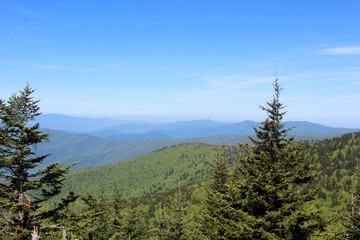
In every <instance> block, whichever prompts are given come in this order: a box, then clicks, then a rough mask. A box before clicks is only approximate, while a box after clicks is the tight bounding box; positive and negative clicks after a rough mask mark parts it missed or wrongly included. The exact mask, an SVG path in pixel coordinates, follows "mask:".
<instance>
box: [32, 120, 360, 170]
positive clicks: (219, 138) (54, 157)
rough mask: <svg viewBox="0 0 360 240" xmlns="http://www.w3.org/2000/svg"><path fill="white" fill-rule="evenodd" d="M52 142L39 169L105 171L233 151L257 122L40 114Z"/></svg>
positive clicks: (301, 133) (325, 132) (298, 132)
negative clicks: (180, 149) (176, 150)
mask: <svg viewBox="0 0 360 240" xmlns="http://www.w3.org/2000/svg"><path fill="white" fill-rule="evenodd" d="M36 121H37V122H39V123H40V126H41V127H42V129H43V131H44V132H47V133H49V135H50V141H49V142H46V143H43V144H40V145H39V146H38V147H37V154H39V155H40V154H47V153H51V155H50V157H48V158H47V159H46V160H45V161H44V162H43V164H44V165H48V164H49V163H52V162H60V163H62V164H68V163H72V162H76V161H78V162H79V164H78V165H77V167H85V166H93V165H104V164H108V163H115V162H120V161H124V160H130V159H133V158H137V157H141V156H144V155H146V154H148V153H150V152H153V151H155V150H159V149H161V148H164V147H167V146H171V145H176V144H180V143H186V142H199V143H210V144H221V145H236V144H237V143H239V142H244V141H247V136H249V135H253V133H254V130H253V127H257V126H259V125H260V123H258V122H253V121H243V122H239V123H221V122H216V121H212V120H195V121H181V122H174V123H147V122H131V121H127V122H125V121H119V120H113V119H107V118H101V119H93V118H84V117H81V118H79V117H70V116H65V115H57V114H44V115H41V116H39V117H38V119H36ZM291 126H294V127H295V128H294V129H292V130H291V132H290V133H289V134H290V135H291V136H295V137H296V138H298V139H324V138H329V137H333V136H338V135H341V134H344V133H348V132H355V131H359V129H350V128H332V127H327V126H323V125H320V124H316V123H311V122H306V121H301V122H300V121H296V122H288V123H287V125H286V127H291Z"/></svg>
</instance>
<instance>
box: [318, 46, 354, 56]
mask: <svg viewBox="0 0 360 240" xmlns="http://www.w3.org/2000/svg"><path fill="white" fill-rule="evenodd" d="M319 54H322V55H360V45H354V46H342V47H335V48H324V49H321V50H320V51H319Z"/></svg>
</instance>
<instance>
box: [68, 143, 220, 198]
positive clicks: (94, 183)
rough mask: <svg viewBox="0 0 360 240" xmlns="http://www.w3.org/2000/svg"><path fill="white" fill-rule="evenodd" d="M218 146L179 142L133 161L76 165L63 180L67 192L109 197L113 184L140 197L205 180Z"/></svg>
mask: <svg viewBox="0 0 360 240" xmlns="http://www.w3.org/2000/svg"><path fill="white" fill-rule="evenodd" d="M218 149H219V147H218V146H212V145H208V144H199V143H188V144H180V145H176V146H172V147H168V148H164V149H161V150H158V151H155V152H153V153H151V154H149V155H146V156H144V157H141V158H138V159H134V160H131V161H127V162H123V163H118V164H111V165H106V166H99V167H89V168H83V169H77V170H74V171H73V172H71V173H70V174H69V176H68V178H67V179H66V181H65V183H64V192H66V191H75V192H78V193H82V194H85V193H90V194H92V195H94V196H99V192H98V189H102V190H103V192H104V195H105V196H106V197H109V196H111V195H112V193H113V188H114V186H118V188H119V190H120V191H121V192H122V193H123V194H124V195H126V196H133V197H139V196H143V195H146V194H154V193H158V192H165V191H167V190H171V189H175V188H177V187H180V186H184V185H188V184H192V183H196V182H200V181H202V180H204V179H205V178H206V177H207V175H208V172H209V171H210V168H211V165H212V162H213V161H214V159H215V158H216V155H217V152H218Z"/></svg>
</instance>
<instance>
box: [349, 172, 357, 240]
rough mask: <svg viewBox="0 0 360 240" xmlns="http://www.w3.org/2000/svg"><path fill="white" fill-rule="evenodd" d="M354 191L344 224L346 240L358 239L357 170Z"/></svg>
mask: <svg viewBox="0 0 360 240" xmlns="http://www.w3.org/2000/svg"><path fill="white" fill-rule="evenodd" d="M355 178H356V180H357V181H356V182H357V184H356V191H355V194H352V195H351V197H352V200H351V205H350V218H349V219H348V221H347V222H346V228H347V229H346V239H354V240H355V239H360V170H359V169H358V170H357V173H356V175H355Z"/></svg>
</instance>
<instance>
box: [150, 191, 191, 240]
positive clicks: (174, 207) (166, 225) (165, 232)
mask: <svg viewBox="0 0 360 240" xmlns="http://www.w3.org/2000/svg"><path fill="white" fill-rule="evenodd" d="M185 209H186V204H185V203H184V199H183V194H182V193H181V191H180V190H178V191H176V192H175V195H174V196H173V197H172V198H171V199H170V203H169V204H168V205H167V206H164V205H162V206H161V208H160V209H159V212H157V213H156V215H155V224H154V231H155V234H154V235H155V239H159V240H182V239H189V238H187V237H186V235H187V231H186V222H187V221H186V220H185V214H184V211H185Z"/></svg>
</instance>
